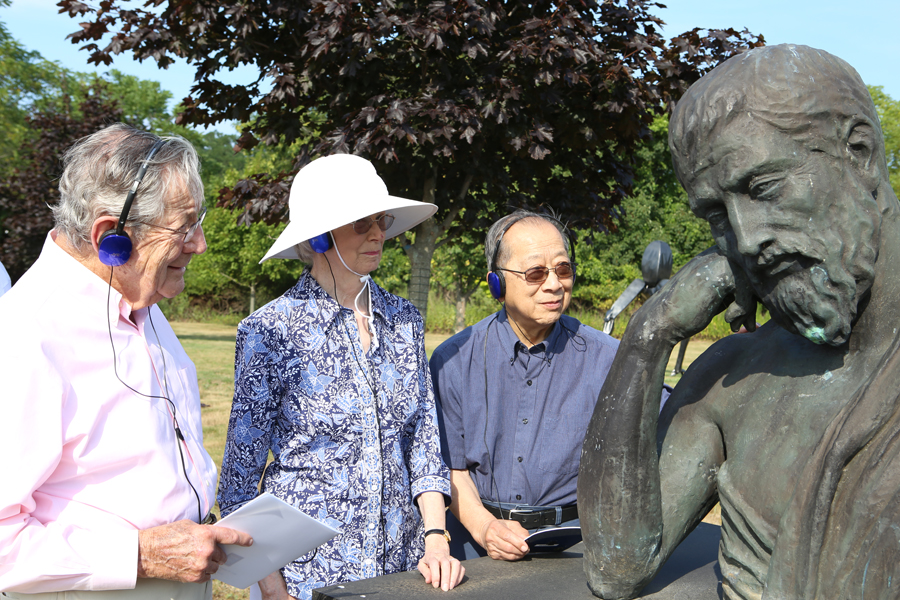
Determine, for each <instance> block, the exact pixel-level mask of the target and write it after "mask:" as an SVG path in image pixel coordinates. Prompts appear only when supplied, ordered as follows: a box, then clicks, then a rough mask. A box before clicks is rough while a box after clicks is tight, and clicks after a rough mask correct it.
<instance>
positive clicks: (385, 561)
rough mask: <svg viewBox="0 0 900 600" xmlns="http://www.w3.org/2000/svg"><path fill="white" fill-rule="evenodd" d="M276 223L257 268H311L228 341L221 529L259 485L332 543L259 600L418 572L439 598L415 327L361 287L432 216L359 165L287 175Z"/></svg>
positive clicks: (431, 474) (435, 467) (435, 445)
mask: <svg viewBox="0 0 900 600" xmlns="http://www.w3.org/2000/svg"><path fill="white" fill-rule="evenodd" d="M289 208H290V217H291V220H290V223H289V224H288V226H287V227H286V228H285V230H284V232H283V233H282V234H281V236H279V238H278V239H277V240H276V241H275V243H274V244H273V245H272V247H271V248H270V249H269V251H268V252H267V253H266V255H265V257H263V259H262V260H263V261H265V260H268V259H270V258H286V259H299V260H302V261H304V262H305V263H307V264H308V265H310V266H308V267H307V268H306V269H305V270H304V271H303V274H302V275H301V276H300V279H299V280H298V281H297V284H296V285H295V286H294V287H293V288H291V289H290V290H288V291H287V292H286V293H285V294H284V295H283V296H281V297H280V298H278V299H277V300H275V301H273V302H271V303H269V304H267V305H266V306H264V307H262V308H261V309H259V310H258V311H256V312H255V313H253V314H252V315H250V316H249V317H247V318H246V319H244V321H243V322H241V324H240V327H239V328H238V336H237V348H236V352H235V374H234V379H235V390H234V401H233V404H232V410H231V418H230V421H229V424H228V439H227V442H226V447H225V457H224V460H223V463H222V477H221V480H220V483H219V506H220V507H221V510H222V514H223V515H225V514H228V513H229V512H231V511H233V510H235V509H236V508H238V507H239V506H241V505H242V504H244V503H245V502H247V501H249V500H252V499H253V498H254V497H256V495H257V488H258V484H259V483H260V481H262V486H261V488H262V490H263V491H268V492H271V493H273V494H275V495H276V496H278V497H279V498H281V499H282V500H284V501H286V502H288V503H290V504H292V505H294V506H296V507H297V508H299V509H300V510H302V511H303V512H305V513H307V514H309V515H311V516H313V517H315V518H317V519H319V520H321V521H325V522H327V523H329V524H330V525H332V526H334V527H335V528H337V529H339V530H340V531H341V533H340V534H339V535H338V536H337V537H335V538H334V539H332V540H331V541H330V542H327V543H325V544H323V545H322V546H320V547H319V548H317V549H316V550H315V551H313V552H310V553H309V554H308V555H305V556H301V557H300V558H299V559H298V560H296V561H294V562H292V563H290V564H288V565H287V566H285V567H284V568H283V569H281V571H280V572H275V573H273V574H272V575H270V576H269V577H267V578H265V579H264V580H262V581H260V584H259V587H260V589H261V590H262V592H261V593H262V596H263V597H265V598H287V597H289V596H288V595H290V596H293V597H295V598H300V599H308V598H310V597H311V595H312V590H313V589H315V588H318V587H322V586H326V585H332V584H335V583H338V582H341V581H352V580H356V579H365V578H368V577H375V576H377V575H383V574H385V573H393V572H397V571H405V570H410V569H413V568H416V567H417V566H418V569H419V570H420V571H421V572H422V574H423V575H424V576H425V581H426V582H427V583H430V584H432V585H434V586H435V587H441V588H442V589H444V590H447V589H450V588H452V587H454V586H455V585H456V584H457V583H459V581H461V580H462V577H463V573H464V569H463V567H462V565H460V564H459V561H457V560H456V559H454V558H451V556H450V550H449V547H448V544H447V539H446V538H445V535H444V533H445V528H444V506H445V499H446V500H448V501H449V497H450V479H449V472H448V471H447V467H446V466H445V465H444V463H443V461H442V460H441V454H440V441H439V434H438V427H437V417H436V414H435V407H434V394H433V390H432V386H431V375H430V373H429V370H428V362H427V359H426V357H425V345H424V325H423V323H422V317H421V315H420V314H419V312H418V311H417V310H416V308H415V307H414V306H413V305H412V303H410V302H408V301H407V300H404V299H403V298H399V297H397V296H394V295H393V294H389V293H388V292H386V291H384V290H383V289H381V288H380V287H379V286H378V285H377V284H376V283H375V282H373V281H372V279H371V278H370V277H369V273H370V272H372V271H373V270H374V269H375V268H377V267H378V263H379V262H380V260H381V250H382V244H383V243H384V240H385V239H387V238H391V237H394V236H396V235H399V234H401V233H402V232H404V231H406V230H408V229H410V228H412V227H415V226H416V225H417V224H419V223H421V222H422V221H424V220H425V219H427V218H429V217H430V216H431V215H433V214H434V212H435V210H437V207H435V206H434V205H433V204H426V203H423V202H415V201H413V200H404V199H403V198H396V197H394V196H390V195H389V194H388V192H387V188H386V187H385V185H384V182H383V181H382V180H381V178H380V177H379V176H378V174H377V173H376V172H375V168H374V167H373V166H372V164H371V163H370V162H369V161H367V160H365V159H363V158H360V157H358V156H353V155H349V154H337V155H333V156H327V157H324V158H319V159H318V160H315V161H313V162H311V163H310V164H309V165H307V166H306V167H304V168H303V169H302V170H301V171H300V172H299V173H298V174H297V176H296V177H295V179H294V182H293V184H292V185H291V195H290V201H289ZM261 262H262V261H261ZM270 450H271V452H272V455H273V457H274V460H273V462H272V464H271V465H269V466H268V467H266V458H267V456H268V453H269V451H270ZM416 505H417V506H418V508H417V506H416ZM254 594H255V592H254Z"/></svg>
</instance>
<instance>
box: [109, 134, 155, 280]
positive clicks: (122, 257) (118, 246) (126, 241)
mask: <svg viewBox="0 0 900 600" xmlns="http://www.w3.org/2000/svg"><path fill="white" fill-rule="evenodd" d="M165 143H166V141H165V140H158V141H157V142H156V143H155V144H153V147H152V148H150V152H149V153H148V154H147V158H145V159H144V160H143V161H142V162H141V168H140V169H138V172H137V177H136V178H135V180H134V183H133V184H131V189H130V190H128V195H127V196H126V197H125V204H124V205H122V214H120V215H119V222H118V224H117V225H116V228H115V229H110V230H108V231H106V232H104V233H103V235H101V236H100V240H99V244H98V246H99V248H98V249H97V252H98V254H99V255H100V262H101V263H103V264H104V265H107V266H110V267H121V266H122V265H124V264H125V263H127V262H128V259H129V258H131V250H132V244H131V238H130V237H128V234H127V233H125V222H126V221H127V220H128V212H129V211H130V210H131V205H132V204H133V203H134V196H135V194H137V189H138V186H140V185H141V181H143V179H144V174H145V173H146V172H147V163H149V162H150V159H152V158H153V155H154V154H156V151H157V150H159V149H160V148H161V147H162V145H163V144H165Z"/></svg>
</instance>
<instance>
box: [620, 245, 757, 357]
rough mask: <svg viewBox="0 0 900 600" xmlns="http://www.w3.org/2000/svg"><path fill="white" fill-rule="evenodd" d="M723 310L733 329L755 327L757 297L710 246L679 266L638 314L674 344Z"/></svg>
mask: <svg viewBox="0 0 900 600" xmlns="http://www.w3.org/2000/svg"><path fill="white" fill-rule="evenodd" d="M723 310H724V311H725V320H726V321H727V322H728V323H729V324H730V325H731V329H732V331H737V330H738V329H740V327H741V326H742V325H743V326H745V327H746V328H747V331H754V330H755V329H756V299H755V298H754V296H753V290H752V288H751V287H750V283H749V281H748V280H747V277H746V275H744V272H743V271H742V270H741V268H740V267H738V266H736V265H734V264H733V263H732V262H731V261H729V260H728V258H726V257H725V256H724V255H723V254H721V253H720V252H719V250H718V249H716V248H711V249H709V250H707V251H705V252H703V253H701V254H699V255H698V256H696V257H695V258H694V259H692V260H691V261H690V262H689V263H688V264H686V265H685V266H684V267H682V269H681V270H679V271H678V273H676V274H675V276H674V277H672V279H671V280H670V281H669V283H668V284H666V286H665V287H664V288H663V289H662V290H661V291H660V292H659V293H657V294H654V295H653V296H651V297H650V299H649V300H647V302H646V303H645V304H644V307H642V309H641V311H639V313H638V314H640V313H643V314H641V316H642V317H644V319H645V320H646V322H647V324H648V326H649V327H650V328H652V329H653V330H655V331H659V332H662V333H663V334H664V335H666V336H667V337H668V338H669V341H670V342H671V344H672V345H673V346H674V345H675V344H677V343H678V342H680V341H681V340H684V339H687V338H689V337H691V336H692V335H694V334H697V333H699V332H701V331H703V330H704V329H705V328H706V327H707V325H709V323H710V322H711V321H712V319H713V317H714V316H715V315H717V314H719V313H720V312H722V311H723ZM636 316H637V314H636Z"/></svg>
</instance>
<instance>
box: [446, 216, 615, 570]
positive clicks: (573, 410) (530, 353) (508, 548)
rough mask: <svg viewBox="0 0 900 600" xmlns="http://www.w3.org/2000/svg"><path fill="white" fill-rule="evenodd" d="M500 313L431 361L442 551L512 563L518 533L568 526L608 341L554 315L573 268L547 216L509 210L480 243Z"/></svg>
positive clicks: (519, 547) (565, 299) (565, 242)
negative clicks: (447, 482)
mask: <svg viewBox="0 0 900 600" xmlns="http://www.w3.org/2000/svg"><path fill="white" fill-rule="evenodd" d="M485 256H486V257H487V262H488V268H489V269H490V272H489V273H488V284H489V287H490V288H491V293H492V294H493V295H494V297H495V298H497V299H498V300H499V301H501V302H502V303H503V308H502V309H501V310H500V311H499V312H497V313H495V314H493V315H491V316H489V317H488V318H486V319H484V320H483V321H481V322H479V323H477V324H475V325H473V326H471V327H468V328H466V329H465V330H463V331H461V332H460V333H458V334H456V335H455V336H453V337H451V338H450V339H448V340H447V341H445V342H444V343H443V344H441V345H440V346H439V347H438V348H437V350H435V351H434V354H433V355H432V357H431V362H430V367H431V372H432V375H433V379H434V388H435V396H436V399H437V401H438V403H437V405H438V413H439V418H440V420H441V434H442V445H443V448H442V449H443V452H444V459H445V462H446V463H447V465H448V466H449V467H450V469H451V484H452V504H451V507H450V508H451V511H452V513H453V515H454V516H455V517H456V518H457V519H458V522H457V520H456V519H453V518H448V529H449V530H450V534H451V537H452V538H453V539H452V540H451V543H450V545H451V553H453V554H454V556H456V557H457V558H463V554H465V558H467V559H468V558H475V557H477V556H484V555H485V554H487V555H490V556H491V557H492V558H495V559H502V560H516V559H519V558H522V557H523V556H524V555H525V554H526V553H527V552H528V545H527V544H526V543H525V538H526V537H527V536H528V534H529V531H528V530H534V529H538V528H541V527H546V526H553V525H561V524H576V525H577V524H578V522H577V518H578V517H577V506H576V478H577V475H578V462H579V458H580V456H581V443H582V440H583V439H584V434H585V431H586V429H587V424H588V421H590V418H591V415H592V413H593V411H594V405H595V404H596V402H597V395H598V394H599V392H600V388H601V386H602V385H603V381H604V380H605V378H606V374H607V372H608V371H609V368H610V366H611V364H612V360H613V357H614V356H615V353H616V348H617V347H618V344H619V342H618V341H617V340H615V339H614V338H612V337H610V336H608V335H606V334H605V333H602V332H600V331H597V330H596V329H593V328H591V327H588V326H586V325H583V324H582V323H580V322H579V321H578V320H577V319H574V318H572V317H569V316H566V315H564V314H563V313H564V312H565V310H566V308H567V307H568V305H569V301H570V299H571V297H572V287H573V285H574V282H575V265H574V263H573V260H572V256H573V254H572V252H571V247H570V240H569V237H568V232H567V231H566V230H565V227H564V226H563V225H562V224H561V223H560V222H559V221H557V220H556V219H554V218H552V217H549V216H547V215H541V214H536V213H532V212H528V211H523V210H520V211H516V212H514V213H512V214H510V215H507V216H505V217H503V218H502V219H500V220H498V221H497V222H496V223H494V225H493V226H491V229H490V230H489V232H488V235H487V240H486V241H485Z"/></svg>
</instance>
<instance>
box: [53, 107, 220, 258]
mask: <svg viewBox="0 0 900 600" xmlns="http://www.w3.org/2000/svg"><path fill="white" fill-rule="evenodd" d="M160 139H162V140H164V141H165V144H163V145H162V146H161V147H160V148H159V150H157V152H156V154H155V155H154V156H153V160H151V161H149V162H148V163H147V165H148V166H147V172H146V173H145V175H144V179H143V181H142V182H141V186H140V189H139V190H138V193H137V195H136V196H135V199H134V204H132V206H131V210H130V211H129V213H128V220H127V221H126V223H127V225H128V226H129V227H130V228H131V232H130V235H131V238H132V241H133V242H134V243H138V242H140V240H141V239H142V237H143V236H144V234H145V233H146V231H147V229H148V227H147V225H148V224H149V223H158V222H160V221H161V220H162V219H163V217H164V215H165V212H166V208H167V207H166V198H167V197H168V195H169V194H170V192H171V191H172V188H173V187H176V186H181V185H184V186H185V188H186V189H187V192H188V193H189V194H190V195H191V197H192V198H193V199H194V202H195V203H196V204H197V207H198V208H199V207H200V206H202V204H203V182H202V181H201V180H200V159H199V158H198V156H197V152H196V150H194V147H193V146H192V145H191V144H190V142H188V141H187V140H185V139H184V138H182V137H178V136H172V137H163V138H160V137H158V136H156V135H154V134H152V133H148V132H146V131H140V130H138V129H135V128H133V127H131V126H129V125H125V124H124V123H116V124H114V125H110V126H109V127H106V128H105V129H101V130H100V131H98V132H96V133H93V134H91V135H89V136H86V137H83V138H81V139H80V140H78V141H77V142H75V143H74V144H73V145H72V146H71V147H70V148H69V149H68V150H67V151H66V153H65V155H64V156H63V174H62V177H61V178H60V180H59V195H60V198H59V203H58V204H56V205H55V206H52V207H51V210H52V211H53V217H54V220H55V227H56V229H57V231H60V232H62V233H63V234H64V235H65V236H66V238H67V239H68V240H69V242H70V243H71V244H72V245H74V246H75V247H76V248H78V249H79V250H82V251H83V250H86V249H87V248H86V247H87V246H90V242H91V239H90V237H91V227H92V226H93V224H94V221H95V220H97V219H98V218H100V217H103V216H107V215H110V216H115V217H118V216H119V215H120V214H121V212H122V205H123V204H124V203H125V197H126V196H127V195H128V190H129V189H131V186H132V184H133V183H134V181H135V179H136V178H137V172H138V169H139V168H140V166H141V163H142V162H143V161H144V159H145V158H146V157H147V154H148V153H149V152H150V149H151V148H152V147H153V145H154V144H155V143H156V142H157V141H159V140H160Z"/></svg>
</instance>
